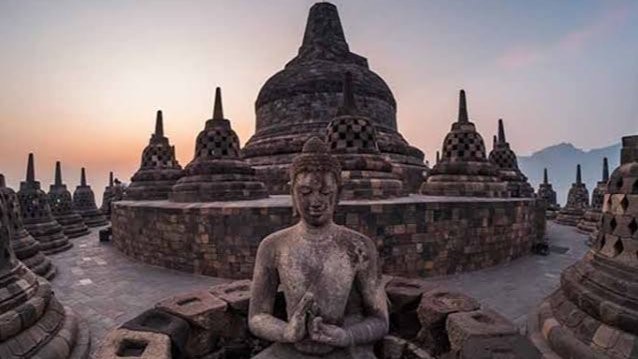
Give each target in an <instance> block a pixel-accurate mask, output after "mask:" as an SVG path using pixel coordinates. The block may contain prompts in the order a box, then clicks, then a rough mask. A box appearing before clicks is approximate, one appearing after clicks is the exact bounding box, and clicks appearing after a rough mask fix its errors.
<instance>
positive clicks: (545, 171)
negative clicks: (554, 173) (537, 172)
mask: <svg viewBox="0 0 638 359" xmlns="http://www.w3.org/2000/svg"><path fill="white" fill-rule="evenodd" d="M548 183H549V181H548V180H547V168H543V184H548Z"/></svg>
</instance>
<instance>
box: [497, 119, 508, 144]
mask: <svg viewBox="0 0 638 359" xmlns="http://www.w3.org/2000/svg"><path fill="white" fill-rule="evenodd" d="M498 142H499V143H505V142H507V141H506V140H505V128H504V126H503V119H502V118H499V119H498Z"/></svg>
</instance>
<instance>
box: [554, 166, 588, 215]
mask: <svg viewBox="0 0 638 359" xmlns="http://www.w3.org/2000/svg"><path fill="white" fill-rule="evenodd" d="M576 173H577V174H576V182H574V183H572V187H571V188H570V189H569V192H568V193H567V203H566V204H565V207H563V208H561V210H560V211H559V212H558V215H557V216H556V222H557V223H560V224H564V225H567V226H574V227H576V226H577V225H578V222H580V220H581V218H582V217H583V216H584V215H585V212H586V211H587V209H588V208H589V191H588V190H587V186H586V185H585V183H583V182H581V180H580V165H578V167H577V170H576Z"/></svg>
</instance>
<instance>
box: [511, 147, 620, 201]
mask: <svg viewBox="0 0 638 359" xmlns="http://www.w3.org/2000/svg"><path fill="white" fill-rule="evenodd" d="M620 148H621V145H620V143H617V144H614V145H611V146H607V147H602V148H596V149H591V150H588V151H585V150H582V149H580V148H577V147H575V146H574V145H572V144H571V143H566V142H563V143H560V144H557V145H553V146H549V147H546V148H543V149H542V150H539V151H536V152H534V153H532V154H531V155H529V156H518V165H519V167H520V169H521V171H523V173H524V174H525V175H526V176H527V177H528V178H529V181H530V183H531V184H532V186H533V187H534V189H535V190H538V185H539V184H540V183H541V182H542V181H543V168H545V167H547V172H548V177H549V182H550V183H551V184H552V185H553V187H554V190H555V191H556V195H557V199H558V202H559V203H560V204H561V206H563V205H564V204H565V202H566V201H567V192H568V191H569V188H570V187H571V185H572V183H573V182H574V181H576V165H577V164H580V167H581V169H582V177H583V182H585V183H586V184H587V189H588V190H589V194H590V201H591V192H592V190H593V189H594V188H595V187H596V183H597V182H598V181H600V180H601V179H602V171H603V158H604V157H607V159H608V161H609V173H610V174H611V172H612V171H613V170H614V169H615V168H616V167H618V165H619V163H620Z"/></svg>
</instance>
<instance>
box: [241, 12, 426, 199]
mask: <svg viewBox="0 0 638 359" xmlns="http://www.w3.org/2000/svg"><path fill="white" fill-rule="evenodd" d="M346 72H350V73H351V74H352V77H353V82H354V89H355V93H354V95H355V99H356V106H357V108H358V109H359V112H360V115H361V116H364V117H367V118H369V120H370V121H371V123H372V124H373V125H374V126H375V128H376V130H377V134H378V137H377V141H378V146H379V150H380V151H381V153H382V155H383V156H385V157H386V158H387V159H388V160H389V161H390V162H391V164H392V165H393V171H394V172H396V173H397V174H399V175H400V177H401V178H402V179H403V182H404V189H405V190H407V191H408V192H417V190H418V188H419V186H420V184H421V182H422V181H423V171H424V170H425V166H424V164H423V153H422V152H421V151H420V150H419V149H417V148H415V147H412V146H410V145H409V144H408V143H407V142H406V140H405V139H404V138H403V137H402V136H401V134H400V133H399V132H398V131H397V119H396V111H397V105H396V101H395V99H394V96H393V95H392V91H390V88H389V87H388V85H387V84H386V83H385V81H383V79H382V78H381V77H379V75H377V74H376V73H374V72H373V71H371V70H370V68H369V67H368V60H367V59H366V58H364V57H362V56H359V55H357V54H355V53H352V52H350V48H349V46H348V43H347V42H346V38H345V36H344V33H343V28H342V27H341V21H340V19H339V13H338V12H337V7H336V6H334V5H333V4H330V3H325V2H322V3H317V4H315V5H314V6H312V8H311V9H310V14H309V16H308V22H307V24H306V31H305V34H304V38H303V42H302V44H301V47H300V48H299V53H298V54H297V56H296V57H295V58H293V59H292V60H291V61H290V62H288V63H287V64H286V66H285V67H284V69H283V70H281V71H279V72H278V73H276V74H275V75H274V76H272V77H271V78H270V79H268V81H266V83H265V84H264V86H263V87H262V89H261V91H260V92H259V96H258V97H257V101H256V103H255V112H256V128H255V134H254V135H253V136H252V137H251V138H250V140H248V142H247V143H246V147H245V148H244V150H243V152H244V155H245V158H246V160H247V161H248V162H249V163H250V164H251V165H252V166H253V167H254V168H255V169H256V170H257V173H258V175H259V176H260V179H261V180H262V181H264V182H265V183H266V186H267V187H268V190H269V192H270V194H282V193H288V188H287V182H288V180H289V177H288V175H287V170H288V166H289V165H290V163H291V162H292V158H293V157H294V156H295V154H296V153H299V152H301V148H302V146H303V144H304V143H305V142H306V140H307V139H308V138H310V137H311V136H313V135H314V136H323V135H324V134H325V131H326V127H327V126H328V124H329V123H330V121H331V120H332V119H333V118H334V117H335V115H336V114H337V109H338V107H339V104H341V103H342V97H343V95H342V85H341V84H342V80H343V75H344V74H345V73H346Z"/></svg>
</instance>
